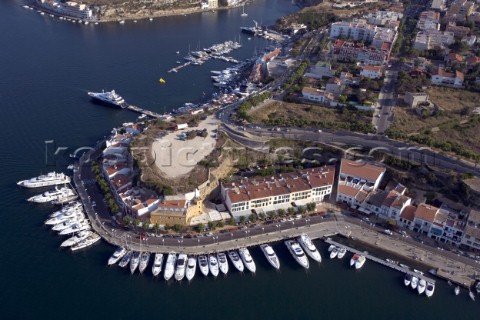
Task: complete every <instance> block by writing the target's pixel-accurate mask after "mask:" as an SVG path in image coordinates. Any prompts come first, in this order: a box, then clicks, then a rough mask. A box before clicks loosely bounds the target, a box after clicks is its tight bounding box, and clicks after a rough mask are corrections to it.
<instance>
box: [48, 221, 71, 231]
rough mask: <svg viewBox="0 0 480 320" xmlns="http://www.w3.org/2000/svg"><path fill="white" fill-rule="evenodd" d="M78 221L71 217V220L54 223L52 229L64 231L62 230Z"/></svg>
mask: <svg viewBox="0 0 480 320" xmlns="http://www.w3.org/2000/svg"><path fill="white" fill-rule="evenodd" d="M76 222H77V221H76V220H74V219H69V220H66V221H63V222H60V223H57V224H56V225H54V226H53V227H52V230H53V231H58V232H60V231H62V230H65V229H68V228H70V227H71V226H73V225H74V224H75V223H76Z"/></svg>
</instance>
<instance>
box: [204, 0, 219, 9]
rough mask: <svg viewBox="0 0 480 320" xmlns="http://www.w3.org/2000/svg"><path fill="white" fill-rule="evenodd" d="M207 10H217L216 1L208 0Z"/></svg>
mask: <svg viewBox="0 0 480 320" xmlns="http://www.w3.org/2000/svg"><path fill="white" fill-rule="evenodd" d="M207 3H208V9H216V8H218V0H208V1H207Z"/></svg>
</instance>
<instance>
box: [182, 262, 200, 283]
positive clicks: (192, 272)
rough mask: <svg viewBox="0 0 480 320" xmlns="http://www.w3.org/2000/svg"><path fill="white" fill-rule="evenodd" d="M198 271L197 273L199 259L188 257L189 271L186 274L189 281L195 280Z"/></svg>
mask: <svg viewBox="0 0 480 320" xmlns="http://www.w3.org/2000/svg"><path fill="white" fill-rule="evenodd" d="M196 271H197V259H196V258H195V257H194V256H190V257H188V261H187V271H186V272H185V276H186V277H187V280H188V281H190V280H192V279H193V277H194V276H195V272H196Z"/></svg>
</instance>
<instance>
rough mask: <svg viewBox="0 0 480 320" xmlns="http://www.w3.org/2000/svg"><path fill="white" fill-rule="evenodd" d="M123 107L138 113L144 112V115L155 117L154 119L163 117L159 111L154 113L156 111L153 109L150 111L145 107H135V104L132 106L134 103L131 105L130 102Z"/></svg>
mask: <svg viewBox="0 0 480 320" xmlns="http://www.w3.org/2000/svg"><path fill="white" fill-rule="evenodd" d="M125 109H128V110H131V111H133V112H137V113H140V114H144V115H146V116H149V117H152V118H156V119H160V118H163V115H161V114H159V113H156V112H153V111H150V110H146V109H142V108H140V107H137V106H134V105H131V104H129V105H127V106H126V107H125Z"/></svg>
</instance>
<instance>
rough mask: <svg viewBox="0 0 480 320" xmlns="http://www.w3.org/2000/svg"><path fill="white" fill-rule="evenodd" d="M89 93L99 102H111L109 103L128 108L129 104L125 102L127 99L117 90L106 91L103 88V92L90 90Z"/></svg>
mask: <svg viewBox="0 0 480 320" xmlns="http://www.w3.org/2000/svg"><path fill="white" fill-rule="evenodd" d="M88 95H89V96H90V97H91V98H92V99H94V100H97V101H99V102H102V103H105V104H109V105H114V106H117V107H120V108H126V107H127V104H126V103H125V100H124V99H123V98H122V97H121V96H119V95H118V94H117V93H116V92H115V90H112V91H107V92H105V91H104V90H102V92H88Z"/></svg>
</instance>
